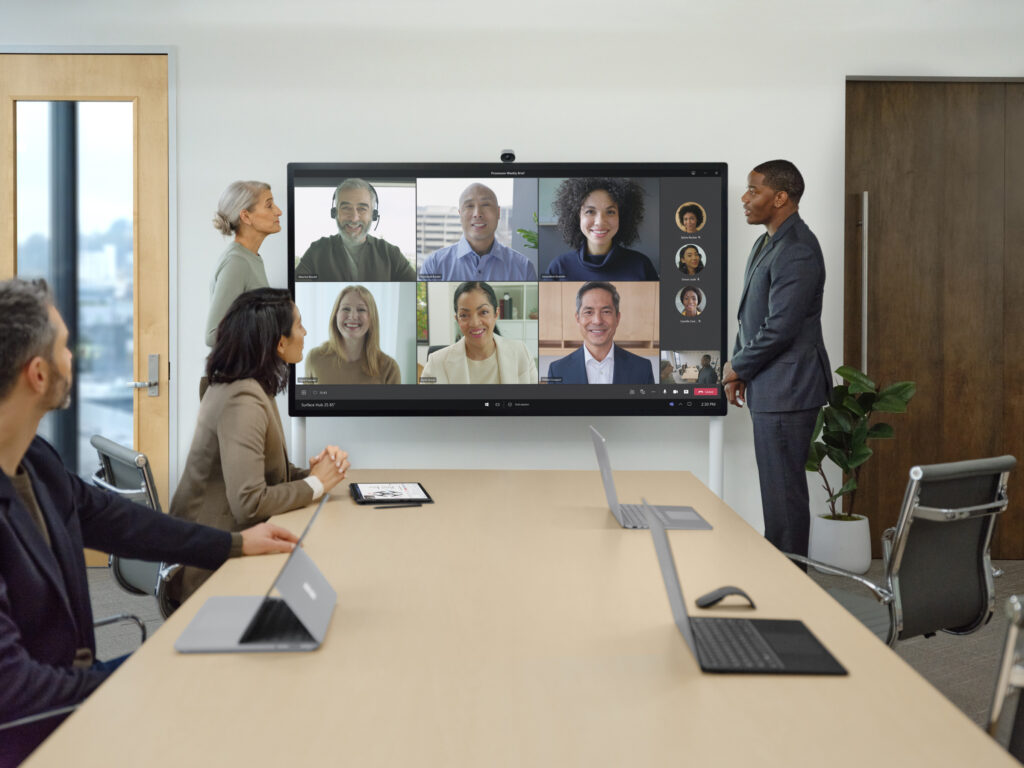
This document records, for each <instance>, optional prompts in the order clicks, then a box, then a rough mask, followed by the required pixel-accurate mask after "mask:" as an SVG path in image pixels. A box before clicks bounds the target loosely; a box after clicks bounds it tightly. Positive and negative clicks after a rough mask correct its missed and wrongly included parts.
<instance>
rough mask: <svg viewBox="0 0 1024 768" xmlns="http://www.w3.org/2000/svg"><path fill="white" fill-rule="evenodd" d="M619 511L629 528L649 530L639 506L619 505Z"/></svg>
mask: <svg viewBox="0 0 1024 768" xmlns="http://www.w3.org/2000/svg"><path fill="white" fill-rule="evenodd" d="M619 511H620V512H621V513H622V519H623V520H625V521H626V527H627V528H647V519H646V518H645V517H644V513H643V511H642V507H641V506H640V505H639V504H619Z"/></svg>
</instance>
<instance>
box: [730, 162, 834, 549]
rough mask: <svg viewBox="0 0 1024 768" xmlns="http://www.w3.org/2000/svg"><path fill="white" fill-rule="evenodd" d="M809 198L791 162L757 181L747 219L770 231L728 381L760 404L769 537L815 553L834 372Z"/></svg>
mask: <svg viewBox="0 0 1024 768" xmlns="http://www.w3.org/2000/svg"><path fill="white" fill-rule="evenodd" d="M803 192H804V180H803V177H802V176H801V175H800V171H798V170H797V168H796V166H795V165H793V163H791V162H789V161H788V160H770V161H768V162H766V163H762V164H761V165H759V166H757V167H756V168H754V170H752V171H751V172H750V174H749V175H748V176H747V191H746V192H744V193H743V198H742V200H743V213H744V215H745V216H746V219H747V223H748V224H755V225H756V224H763V225H764V227H765V229H766V230H767V231H766V232H765V234H763V235H762V236H761V237H759V238H758V240H757V242H756V243H754V247H753V249H752V250H751V251H750V258H749V260H748V261H747V270H746V275H745V277H744V280H743V293H742V295H741V296H740V306H739V311H738V317H739V332H738V333H737V334H736V344H735V346H734V347H733V353H732V361H731V362H729V363H726V366H725V371H724V375H723V377H722V382H723V384H725V393H726V397H727V398H728V399H729V402H730V403H732V404H733V405H736V406H739V407H743V404H744V402H746V403H749V405H750V418H751V421H752V422H753V424H754V453H755V456H756V458H757V473H758V475H759V477H760V481H761V505H762V507H763V509H764V535H765V538H767V539H768V540H769V541H770V542H771V543H772V544H774V545H775V546H776V547H778V548H779V549H781V550H782V551H784V552H792V553H795V554H798V555H805V556H806V555H807V539H808V535H809V531H810V509H809V506H808V494H807V477H806V473H805V471H804V464H805V463H806V461H807V451H808V447H809V445H810V442H811V434H812V433H813V431H814V422H815V420H816V418H817V414H818V409H819V408H820V407H821V406H822V405H823V404H824V403H825V402H826V400H827V399H828V393H829V391H830V389H831V386H832V384H831V382H832V374H831V370H832V369H831V366H830V365H829V362H828V354H827V353H826V352H825V342H824V340H823V339H822V335H821V300H822V294H823V292H824V288H825V260H824V258H823V257H822V254H821V247H820V246H819V245H818V239H817V238H816V237H815V236H814V233H812V232H811V230H810V229H809V228H808V227H807V225H806V224H805V223H804V222H803V220H802V219H801V218H800V214H799V213H797V207H798V205H799V203H800V197H801V195H803Z"/></svg>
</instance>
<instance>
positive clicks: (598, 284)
mask: <svg viewBox="0 0 1024 768" xmlns="http://www.w3.org/2000/svg"><path fill="white" fill-rule="evenodd" d="M595 288H600V289H601V290H602V291H608V293H610V294H611V295H612V304H614V305H615V313H616V314H618V312H619V292H618V291H617V290H615V286H614V285H612V284H611V283H606V282H604V281H603V280H592V281H591V282H589V283H584V284H583V285H581V286H580V289H579V290H578V291H576V314H577V315H578V314H579V313H580V307H582V306H583V294H584V293H586V292H587V291H592V290H594V289H595Z"/></svg>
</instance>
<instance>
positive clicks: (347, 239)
mask: <svg viewBox="0 0 1024 768" xmlns="http://www.w3.org/2000/svg"><path fill="white" fill-rule="evenodd" d="M338 232H339V233H340V234H341V242H343V243H344V244H345V245H347V246H351V247H354V246H359V245H362V244H363V243H365V242H366V236H367V234H369V231H368V228H366V227H363V231H362V232H360V233H359V236H358V237H352V235H350V234H349V233H348V232H346V231H345V228H344V227H339V228H338Z"/></svg>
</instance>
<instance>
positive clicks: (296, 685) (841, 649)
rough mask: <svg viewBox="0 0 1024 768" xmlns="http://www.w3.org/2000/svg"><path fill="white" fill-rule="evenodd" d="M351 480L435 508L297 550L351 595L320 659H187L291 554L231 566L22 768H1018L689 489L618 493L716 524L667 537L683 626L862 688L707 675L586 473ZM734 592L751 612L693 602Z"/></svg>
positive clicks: (681, 485)
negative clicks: (748, 644) (766, 640)
mask: <svg viewBox="0 0 1024 768" xmlns="http://www.w3.org/2000/svg"><path fill="white" fill-rule="evenodd" d="M350 479H351V480H354V481H363V482H366V481H389V480H391V481H413V480H418V481H420V482H422V483H423V484H424V486H425V487H426V488H427V490H428V491H429V492H430V493H431V494H432V495H433V497H434V498H435V500H436V503H435V504H433V505H428V506H424V507H422V508H403V509H389V510H378V509H373V508H368V507H358V506H356V505H355V504H354V503H353V502H352V501H351V500H350V499H349V498H348V497H347V496H345V497H344V498H342V497H339V498H337V499H336V500H332V501H331V502H330V503H329V504H328V505H327V506H325V508H324V510H323V512H322V513H321V515H320V517H319V519H318V520H317V522H316V524H315V526H314V527H313V528H312V529H311V531H310V534H309V537H308V539H307V543H306V550H307V552H308V553H309V554H310V556H311V557H312V558H313V559H314V561H315V562H316V563H317V564H318V566H319V567H320V569H321V570H322V571H323V572H324V574H325V575H326V577H327V578H328V579H329V580H330V582H331V583H332V584H333V586H334V588H335V589H336V590H337V592H338V604H337V607H336V608H335V612H334V616H333V619H332V623H331V627H330V630H329V632H328V634H327V637H326V640H325V642H324V644H323V646H322V647H321V648H320V649H319V650H317V651H315V652H312V653H278V654H234V655H181V654H178V653H176V652H175V651H174V648H173V644H174V641H175V639H176V638H177V637H178V635H179V634H180V633H181V631H182V630H183V629H184V628H185V626H186V624H187V623H188V622H189V620H190V619H191V618H192V616H193V615H194V614H195V612H196V611H197V610H198V609H199V607H200V605H201V604H202V603H203V602H204V601H205V600H206V598H208V597H210V596H212V595H216V594H262V593H263V592H265V591H266V589H267V588H268V586H269V585H270V584H271V583H272V581H273V579H274V577H275V575H276V573H277V571H278V570H279V569H280V567H281V565H282V563H283V558H284V557H285V556H284V555H274V556H267V557H250V558H241V559H238V560H232V561H230V562H228V563H227V564H226V565H225V566H224V567H223V568H221V569H220V570H219V571H218V572H217V573H216V574H215V576H214V577H213V578H211V579H210V580H209V581H208V582H207V583H206V584H205V585H204V587H203V588H202V590H201V591H200V592H198V593H197V594H196V595H195V597H194V598H193V599H192V600H190V601H189V602H188V603H186V604H185V605H184V606H182V608H181V609H179V610H178V611H177V613H175V614H174V615H173V616H172V617H171V618H170V619H169V620H168V621H167V622H166V623H165V624H164V626H163V627H161V628H160V629H159V630H158V631H157V632H156V633H155V634H154V636H153V637H151V639H150V640H149V641H147V642H146V643H145V645H143V646H142V647H141V648H140V649H139V650H138V651H137V652H136V653H134V654H133V655H132V657H131V658H130V659H129V660H128V661H127V662H126V663H125V664H124V665H123V666H122V667H121V669H120V670H119V671H118V672H117V673H116V674H114V675H113V677H112V678H111V679H110V680H109V681H108V682H107V683H105V684H104V685H103V686H102V687H101V688H100V689H99V690H98V691H97V692H96V693H95V694H93V696H92V697H91V698H90V699H89V700H88V701H87V702H86V703H85V705H84V706H82V707H81V708H80V709H79V710H78V711H77V712H76V713H75V714H74V715H72V716H71V717H70V718H69V719H68V720H67V721H66V722H65V723H64V725H62V726H61V727H60V728H59V729H58V730H57V731H56V732H55V733H54V735H53V736H52V737H51V738H50V739H49V740H48V741H47V742H45V743H44V744H43V745H42V746H41V747H40V748H39V750H38V751H37V752H36V753H35V754H34V755H33V757H32V758H30V760H29V761H28V763H27V765H29V766H31V767H32V768H38V767H39V766H61V768H66V767H67V766H76V767H77V766H103V767H104V768H109V766H111V765H146V766H151V767H152V766H174V767H175V768H182V767H184V766H195V765H198V766H245V767H246V768H249V767H250V766H276V767H278V768H280V767H282V766H335V765H351V766H606V765H607V766H680V765H694V766H775V765H778V766H793V765H810V764H817V763H821V764H822V765H829V766H862V767H863V766H874V765H891V766H900V765H902V766H918V765H929V764H933V765H963V766H967V765H971V766H975V765H986V766H989V765H993V766H995V765H1016V763H1015V762H1014V761H1012V760H1011V759H1010V758H1009V757H1008V756H1007V755H1006V753H1005V752H1003V751H1002V750H1001V749H999V747H998V746H997V745H996V744H995V743H994V742H993V741H991V740H990V739H989V737H988V736H986V735H985V733H984V732H983V731H982V730H981V729H980V728H978V727H977V726H976V725H974V723H972V722H971V721H970V720H969V719H968V718H967V717H965V716H964V715H963V714H962V713H961V712H960V711H959V710H958V709H956V707H954V706H953V705H952V704H951V703H949V701H947V700H946V699H945V698H944V697H943V696H942V695H940V694H939V693H938V692H937V691H936V690H935V689H933V688H932V687H931V686H930V685H929V684H928V683H927V682H926V681H925V680H924V679H922V678H921V677H920V676H918V674H917V673H916V672H914V671H913V670H912V669H911V668H910V667H908V666H907V665H906V664H905V663H904V662H903V661H902V660H900V659H899V658H898V657H897V656H896V654H894V653H893V652H892V651H890V650H889V649H888V648H886V647H885V646H884V645H883V644H882V643H880V642H879V641H878V640H877V639H876V638H875V637H874V636H873V635H872V634H871V633H870V632H868V630H867V629H865V628H863V627H862V626H861V625H860V624H859V623H858V622H857V621H856V620H854V619H853V618H852V617H851V616H850V615H849V614H847V613H846V612H845V611H844V610H843V609H842V608H841V607H840V606H839V605H838V604H837V603H835V602H834V601H833V600H832V599H831V598H830V597H829V596H828V595H827V594H826V593H825V592H823V591H822V590H821V589H820V588H819V587H818V586H816V585H815V584H814V583H813V582H812V581H811V580H810V579H809V578H807V576H806V575H804V574H803V573H801V572H800V571H799V570H798V569H797V568H795V567H794V566H792V565H791V564H790V563H789V562H788V561H786V560H785V558H783V556H782V555H780V554H779V553H778V552H776V551H775V550H774V549H773V548H772V547H771V546H770V545H769V544H768V543H767V542H766V541H765V540H764V539H763V538H762V537H761V536H760V535H759V534H758V533H757V532H756V531H755V530H753V529H752V528H750V526H748V525H747V524H746V523H745V522H744V521H743V520H742V519H741V518H740V517H739V516H737V515H736V514H735V513H734V512H733V511H732V510H731V509H729V507H727V506H726V505H725V504H724V503H723V502H722V501H721V500H720V499H718V498H717V497H716V496H715V495H714V494H712V493H711V492H710V491H709V490H708V489H707V488H705V487H704V486H703V485H702V484H701V483H700V482H699V481H698V480H696V479H695V478H694V477H693V476H692V475H691V474H689V473H686V472H653V471H652V472H618V473H616V480H617V482H618V486H619V493H620V496H621V498H622V499H623V500H626V501H639V500H640V497H641V496H646V497H647V499H648V501H650V502H651V503H652V504H682V503H685V504H690V505H692V506H694V507H695V508H696V509H697V510H698V511H699V512H700V513H701V514H702V515H703V516H704V517H705V518H706V519H707V520H708V521H709V522H710V523H711V524H712V526H714V529H713V530H711V531H673V532H670V533H669V536H670V539H671V544H672V547H673V551H674V553H675V557H676V560H677V563H678V566H679V572H680V578H681V581H682V584H683V589H684V592H685V596H686V599H687V604H688V606H689V608H690V610H691V612H692V613H701V614H704V615H715V616H751V617H758V618H800V619H803V621H804V622H805V623H806V624H807V625H808V626H809V627H810V629H811V630H812V631H813V632H814V633H815V634H816V635H817V636H818V638H819V639H820V640H821V641H822V642H823V643H824V644H825V645H826V646H827V647H828V648H829V649H830V650H831V651H832V653H833V654H834V655H835V656H836V658H838V659H839V661H840V663H842V664H843V665H844V666H845V667H846V668H847V670H849V673H850V674H849V675H848V676H846V677H797V676H772V675H764V676H755V675H714V674H702V673H701V672H700V670H699V669H698V667H697V664H696V662H695V660H694V659H693V657H692V656H691V655H690V652H689V650H688V649H687V647H686V645H685V644H684V642H683V639H682V637H681V636H680V634H679V632H678V631H677V629H676V627H675V625H674V624H673V621H672V616H671V613H670V610H669V605H668V600H667V598H666V594H665V589H664V586H663V584H662V579H661V574H660V571H659V568H658V563H657V560H656V557H655V552H654V547H653V544H652V541H651V535H650V533H649V532H648V531H629V530H623V529H620V528H619V526H618V525H617V524H616V523H615V521H614V520H613V518H612V516H611V514H610V513H609V511H608V508H607V505H606V503H605V501H604V496H603V492H602V489H601V482H600V478H599V475H598V474H597V472H596V471H594V472H578V471H401V472H398V471H366V470H364V471H353V472H352V473H351V476H350ZM339 490H341V489H340V488H339ZM311 513H312V508H308V509H304V510H300V511H297V512H292V513H289V514H287V515H282V516H280V517H279V518H276V520H277V521H278V522H280V523H281V524H283V525H285V526H287V527H289V528H290V529H292V530H294V531H296V532H299V531H301V530H302V527H303V526H304V525H305V523H306V521H307V520H308V519H309V516H310V514H311ZM725 584H734V585H737V586H740V587H742V588H744V589H746V590H747V592H748V593H749V594H750V595H751V597H752V598H753V599H754V601H755V602H756V604H757V610H756V611H755V612H753V613H751V612H750V611H749V610H743V609H741V608H728V609H714V610H712V611H698V610H697V609H696V608H695V607H694V605H693V601H694V599H695V598H696V597H697V596H699V595H701V594H703V593H704V592H707V591H709V590H711V589H713V588H715V587H719V586H722V585H725Z"/></svg>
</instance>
